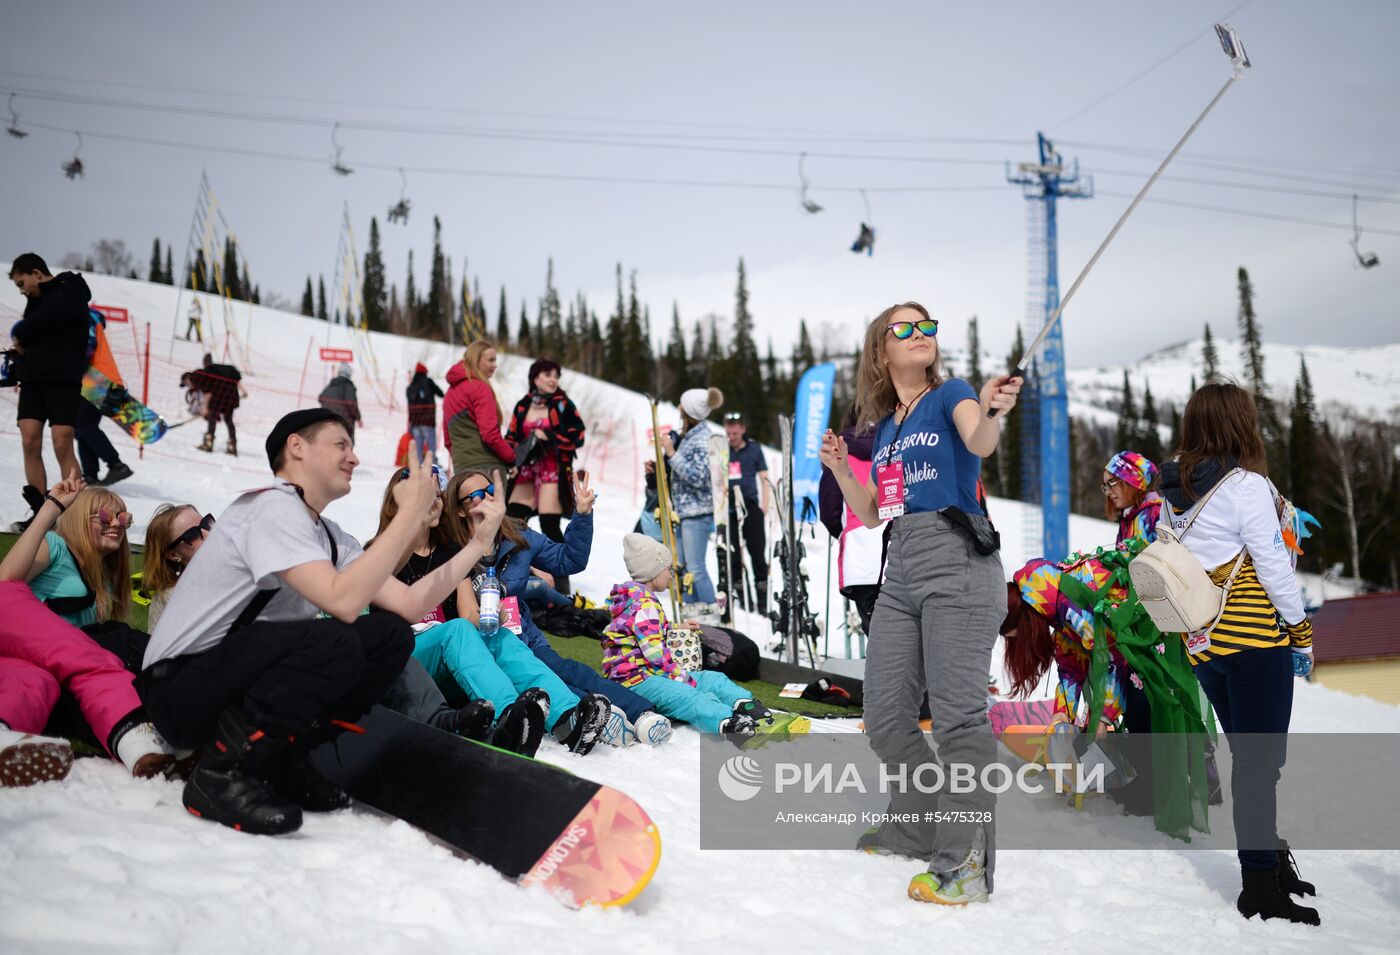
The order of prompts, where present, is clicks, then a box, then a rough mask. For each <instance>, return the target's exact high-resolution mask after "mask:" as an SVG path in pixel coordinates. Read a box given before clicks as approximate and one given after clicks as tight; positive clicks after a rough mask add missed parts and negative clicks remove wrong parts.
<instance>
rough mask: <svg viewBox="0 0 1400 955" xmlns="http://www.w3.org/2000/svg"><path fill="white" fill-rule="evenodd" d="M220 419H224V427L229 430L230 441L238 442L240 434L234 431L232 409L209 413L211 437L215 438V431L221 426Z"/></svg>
mask: <svg viewBox="0 0 1400 955" xmlns="http://www.w3.org/2000/svg"><path fill="white" fill-rule="evenodd" d="M220 418H223V419H224V427H225V428H228V439H229V440H230V441H237V440H238V434H237V433H236V432H235V431H234V430H233V409H232V408H229V409H228V410H227V411H210V412H209V415H208V421H209V437H211V438H212V437H213V436H214V430H215V429H216V428H217V427H218V425H219V419H220Z"/></svg>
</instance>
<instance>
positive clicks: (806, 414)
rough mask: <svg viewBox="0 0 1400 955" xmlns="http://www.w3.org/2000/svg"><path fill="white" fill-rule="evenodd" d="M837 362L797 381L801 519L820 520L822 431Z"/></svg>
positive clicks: (796, 503)
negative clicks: (818, 492) (818, 517)
mask: <svg viewBox="0 0 1400 955" xmlns="http://www.w3.org/2000/svg"><path fill="white" fill-rule="evenodd" d="M835 386H836V366H835V365H834V364H832V363H831V362H827V363H826V364H824V365H814V366H812V367H811V368H809V369H807V373H806V374H805V375H803V376H802V380H801V381H800V382H798V383H797V413H796V415H795V416H794V417H793V421H792V499H793V507H794V508H795V509H796V511H797V520H798V521H799V522H800V523H804V524H815V523H816V522H817V513H818V507H817V488H818V486H819V485H820V484H821V479H822V462H821V458H820V453H821V449H822V435H823V434H824V433H825V432H826V429H827V423H828V422H829V421H830V420H831V402H832V400H833V397H834V391H835Z"/></svg>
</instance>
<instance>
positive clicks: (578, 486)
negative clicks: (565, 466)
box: [574, 471, 598, 514]
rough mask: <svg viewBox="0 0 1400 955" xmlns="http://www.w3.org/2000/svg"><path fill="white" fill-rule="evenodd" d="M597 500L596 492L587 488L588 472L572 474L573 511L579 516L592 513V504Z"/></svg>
mask: <svg viewBox="0 0 1400 955" xmlns="http://www.w3.org/2000/svg"><path fill="white" fill-rule="evenodd" d="M597 499H598V492H596V491H594V490H593V489H592V488H591V487H589V486H588V472H587V471H575V472H574V511H575V512H577V513H579V514H589V513H591V512H592V511H593V502H594V501H596V500H597Z"/></svg>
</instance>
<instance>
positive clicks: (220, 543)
mask: <svg viewBox="0 0 1400 955" xmlns="http://www.w3.org/2000/svg"><path fill="white" fill-rule="evenodd" d="M327 534H334V535H335V543H336V551H337V557H338V560H337V561H336V569H337V570H344V569H345V568H346V567H347V566H348V565H349V564H350V563H351V561H353V560H355V558H357V557H359V556H360V555H361V554H362V553H364V549H363V548H362V547H361V546H360V542H359V541H357V540H355V538H353V537H351V536H350V535H349V534H347V533H345V531H343V530H341V529H340V528H339V527H338V526H336V524H335V522H334V521H331V520H328V519H326V518H325V517H322V518H321V519H320V521H319V522H318V521H317V520H316V515H315V514H313V513H312V512H311V509H310V508H309V507H307V506H306V504H305V503H303V502H302V500H301V496H300V495H299V494H298V493H297V489H296V487H295V486H293V485H291V484H288V483H285V482H282V483H279V484H275V485H273V486H271V487H266V488H260V489H258V490H255V491H248V492H247V493H245V494H243V495H241V496H240V497H239V498H238V499H237V500H236V501H234V502H233V503H232V504H230V505H229V506H228V509H227V510H225V511H224V512H223V513H222V514H220V515H219V520H218V523H216V524H215V525H214V529H213V531H211V532H210V534H209V537H208V538H207V539H206V540H205V541H204V544H203V545H202V546H201V547H200V548H199V551H198V552H197V553H196V554H195V556H194V559H192V560H191V561H190V564H189V566H188V567H186V568H185V572H184V573H183V574H181V575H180V580H179V582H178V583H177V584H176V585H175V588H174V590H172V591H171V592H170V602H169V605H168V606H167V607H166V608H165V612H164V613H162V614H161V615H160V621H159V622H158V623H157V624H156V626H155V632H154V633H152V634H151V642H150V645H149V646H147V647H146V658H145V661H144V663H143V666H147V667H148V666H151V665H152V664H155V663H159V662H160V661H161V660H169V659H171V658H172V657H178V656H183V655H186V654H195V653H203V652H204V651H206V650H209V649H211V648H213V647H216V646H218V645H219V643H220V641H222V640H223V639H224V637H225V636H227V635H228V631H229V628H230V627H231V626H233V622H234V621H235V620H237V619H238V615H239V614H241V613H242V612H243V609H244V608H245V607H247V606H248V604H249V603H250V602H251V601H252V599H253V598H254V597H255V596H257V593H258V591H259V590H267V589H271V588H274V587H277V588H280V589H279V590H278V591H277V595H276V596H275V597H273V598H272V600H270V601H269V602H268V604H267V606H266V607H264V608H263V610H262V612H261V613H259V614H258V616H257V619H258V620H260V621H288V620H310V619H312V618H313V617H315V616H316V614H317V613H318V612H319V610H318V608H317V607H316V605H315V604H313V603H312V602H311V601H309V600H307V599H306V598H305V597H303V596H302V595H301V594H299V593H297V592H296V591H295V590H293V589H292V588H291V587H290V586H288V585H287V584H286V583H285V582H284V581H283V580H282V578H281V577H279V576H277V575H278V574H279V573H280V572H282V571H284V570H290V569H291V568H293V567H298V566H300V565H302V564H309V563H313V562H315V561H318V560H330V559H331V545H330V539H329V538H328V537H327Z"/></svg>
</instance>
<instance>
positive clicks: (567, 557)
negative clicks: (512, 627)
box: [473, 513, 593, 649]
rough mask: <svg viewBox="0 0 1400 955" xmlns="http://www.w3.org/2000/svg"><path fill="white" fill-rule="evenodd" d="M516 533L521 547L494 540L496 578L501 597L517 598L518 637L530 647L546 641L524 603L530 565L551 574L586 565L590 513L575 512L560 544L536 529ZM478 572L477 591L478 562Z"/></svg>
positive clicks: (589, 547)
mask: <svg viewBox="0 0 1400 955" xmlns="http://www.w3.org/2000/svg"><path fill="white" fill-rule="evenodd" d="M520 533H521V534H522V535H523V536H524V538H525V546H524V547H520V546H519V545H517V544H516V543H515V542H514V541H510V540H506V539H500V540H498V541H497V543H496V555H495V557H496V579H497V580H498V581H499V582H500V584H501V593H502V595H503V596H512V597H517V598H519V601H520V623H521V626H522V628H523V629H522V630H521V633H520V639H521V640H524V641H525V644H526V646H528V647H530V648H531V649H534V648H535V647H537V646H539V645H540V644H543V643H546V640H545V637H544V633H542V632H541V631H540V628H539V627H537V626H535V622H534V620H532V619H531V618H530V607H529V605H528V604H526V603H525V584H526V583H527V582H528V581H529V579H530V567H531V566H532V565H533V566H535V567H538V568H539V569H540V570H543V571H547V572H548V573H551V574H564V575H567V574H577V573H579V572H580V571H582V570H583V569H584V568H586V567H587V566H588V555H589V554H590V553H591V552H592V550H593V515H592V513H588V514H575V515H574V516H573V517H572V518H571V519H570V520H569V526H568V527H566V528H565V529H564V542H563V543H562V544H560V543H558V542H556V541H552V540H550V539H549V538H548V537H545V536H544V535H543V534H541V533H539V532H538V531H534V530H531V529H530V528H528V527H522V528H521V529H520ZM477 569H478V571H480V573H479V574H477V576H476V579H475V580H474V581H473V586H474V587H475V588H476V589H477V590H478V591H480V589H481V581H482V579H483V576H484V574H485V568H484V567H482V566H480V565H478V568H477Z"/></svg>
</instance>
